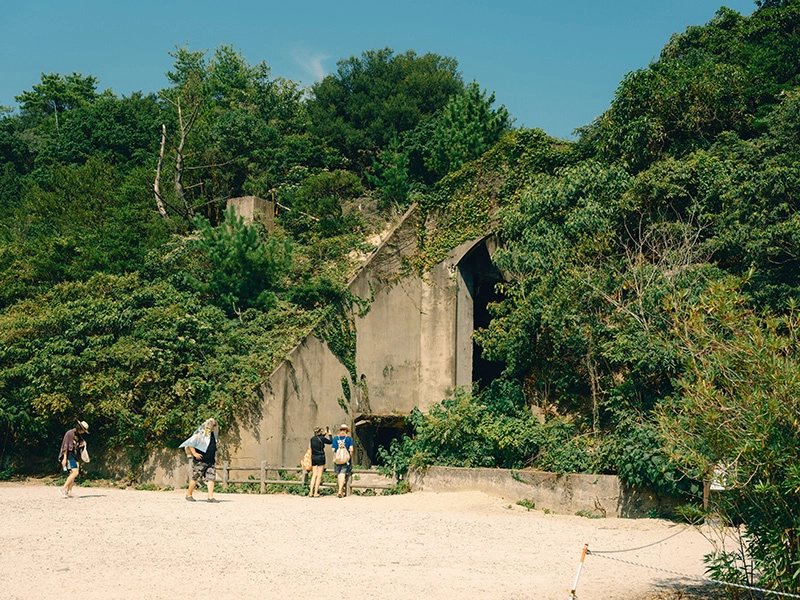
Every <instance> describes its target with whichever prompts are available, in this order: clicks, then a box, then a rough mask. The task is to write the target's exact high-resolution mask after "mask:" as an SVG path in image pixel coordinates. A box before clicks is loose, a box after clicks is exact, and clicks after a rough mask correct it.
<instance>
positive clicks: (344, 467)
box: [333, 463, 353, 475]
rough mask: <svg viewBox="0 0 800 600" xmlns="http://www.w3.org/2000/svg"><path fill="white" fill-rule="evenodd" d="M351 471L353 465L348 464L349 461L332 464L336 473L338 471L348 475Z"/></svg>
mask: <svg viewBox="0 0 800 600" xmlns="http://www.w3.org/2000/svg"><path fill="white" fill-rule="evenodd" d="M352 471H353V465H352V464H350V463H345V464H343V465H337V464H334V465H333V472H334V473H336V474H337V475H338V474H339V473H344V474H345V475H350V473H351V472H352Z"/></svg>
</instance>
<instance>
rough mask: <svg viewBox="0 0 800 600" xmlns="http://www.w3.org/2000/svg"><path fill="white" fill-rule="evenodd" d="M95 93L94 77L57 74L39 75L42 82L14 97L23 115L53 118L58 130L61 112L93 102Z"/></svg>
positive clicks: (78, 74) (95, 96)
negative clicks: (49, 116)
mask: <svg viewBox="0 0 800 600" xmlns="http://www.w3.org/2000/svg"><path fill="white" fill-rule="evenodd" d="M97 97H98V94H97V78H96V77H92V76H91V75H89V76H86V77H84V76H83V75H81V74H80V73H72V74H70V75H65V76H64V75H59V74H58V73H49V74H47V75H45V74H44V73H42V81H41V83H38V84H36V85H34V86H33V89H32V90H31V91H26V92H22V93H21V94H20V95H19V96H15V97H14V100H16V101H17V102H19V106H20V111H21V112H22V114H23V115H27V116H31V117H43V116H48V115H53V117H54V119H55V123H56V127H58V120H57V119H58V115H59V114H60V113H63V112H66V111H69V110H72V109H74V108H78V107H79V106H83V105H85V104H88V103H90V102H92V101H94V100H95V99H96V98H97Z"/></svg>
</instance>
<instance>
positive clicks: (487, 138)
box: [424, 81, 510, 177]
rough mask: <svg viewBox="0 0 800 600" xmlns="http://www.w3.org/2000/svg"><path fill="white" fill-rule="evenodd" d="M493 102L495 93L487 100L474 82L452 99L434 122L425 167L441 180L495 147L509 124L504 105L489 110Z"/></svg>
mask: <svg viewBox="0 0 800 600" xmlns="http://www.w3.org/2000/svg"><path fill="white" fill-rule="evenodd" d="M493 103H494V94H491V95H490V96H488V97H487V96H486V92H485V91H484V92H481V89H480V86H479V85H478V83H477V82H475V81H473V82H472V83H470V84H469V85H467V86H466V88H465V89H464V90H463V91H462V92H460V93H459V94H457V95H455V96H453V97H452V98H451V99H450V100H449V101H448V103H447V104H446V105H445V106H444V108H443V109H442V111H441V112H440V113H437V114H436V116H435V117H434V119H433V127H432V129H433V136H432V138H431V139H430V141H429V142H428V149H427V151H426V152H424V155H425V158H424V162H425V166H426V167H427V168H428V169H430V170H431V171H432V172H433V173H435V174H436V175H438V176H439V177H442V176H444V175H447V174H448V173H451V172H453V171H457V170H458V169H460V168H461V167H462V166H463V165H464V164H465V163H467V162H469V161H471V160H474V159H476V158H478V157H479V156H481V155H482V154H483V153H484V152H486V151H487V150H489V148H491V147H492V146H494V145H495V144H496V143H497V142H498V141H499V140H500V136H501V135H502V134H503V133H504V132H505V131H507V130H508V129H509V127H510V123H509V114H508V110H506V108H505V106H500V107H499V108H498V109H497V110H492V108H491V106H492V104H493Z"/></svg>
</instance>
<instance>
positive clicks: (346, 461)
mask: <svg viewBox="0 0 800 600" xmlns="http://www.w3.org/2000/svg"><path fill="white" fill-rule="evenodd" d="M331 446H332V447H333V472H334V473H336V476H337V478H338V480H339V493H338V494H337V496H338V497H339V498H341V497H342V496H343V495H344V484H345V482H346V481H347V478H348V477H350V475H351V474H352V472H353V449H354V448H355V444H354V443H353V438H351V437H350V427H348V426H347V424H346V423H342V424H341V425H340V426H339V435H335V436H334V437H333V440H331Z"/></svg>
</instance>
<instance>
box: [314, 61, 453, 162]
mask: <svg viewBox="0 0 800 600" xmlns="http://www.w3.org/2000/svg"><path fill="white" fill-rule="evenodd" d="M337 65H338V68H337V71H336V73H335V74H331V75H328V76H326V77H325V78H324V79H323V80H322V81H320V82H317V83H315V84H314V85H313V86H312V87H311V95H312V97H311V98H310V99H309V101H308V104H307V106H308V114H309V117H310V119H311V130H312V132H313V133H315V134H316V135H319V136H320V137H322V138H324V139H326V140H328V141H329V142H330V143H331V145H332V146H333V147H334V148H336V149H337V150H339V151H340V152H341V153H342V155H343V156H344V157H346V159H347V160H348V162H349V165H350V166H351V168H352V169H353V170H355V171H356V172H362V171H363V170H364V169H365V168H367V167H369V166H370V165H371V164H372V157H374V156H375V155H376V154H375V153H376V150H378V149H380V148H384V147H387V146H388V145H389V143H390V141H391V140H393V139H395V138H396V137H397V136H398V134H400V133H402V132H405V131H410V130H412V129H414V127H416V125H417V124H418V123H419V122H420V121H421V120H422V119H423V118H424V117H425V116H427V115H432V114H433V113H435V112H436V111H438V110H439V109H441V108H442V107H443V106H444V105H445V103H446V102H447V100H448V99H449V98H450V97H451V96H452V95H453V94H455V93H457V92H459V91H461V89H462V88H463V82H462V80H461V75H460V73H459V72H458V70H457V62H456V61H455V59H452V58H443V57H441V56H438V55H436V54H432V53H429V54H425V55H423V56H418V55H417V54H416V53H415V52H414V51H413V50H409V51H408V52H405V53H403V54H397V55H396V54H395V53H394V51H393V50H392V49H391V48H383V49H380V50H369V51H367V52H364V53H362V55H361V57H356V56H351V57H350V58H348V59H346V60H341V61H339V62H338V63H337Z"/></svg>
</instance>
